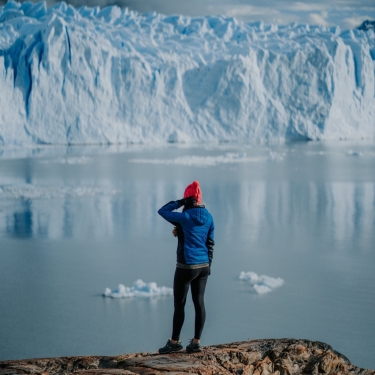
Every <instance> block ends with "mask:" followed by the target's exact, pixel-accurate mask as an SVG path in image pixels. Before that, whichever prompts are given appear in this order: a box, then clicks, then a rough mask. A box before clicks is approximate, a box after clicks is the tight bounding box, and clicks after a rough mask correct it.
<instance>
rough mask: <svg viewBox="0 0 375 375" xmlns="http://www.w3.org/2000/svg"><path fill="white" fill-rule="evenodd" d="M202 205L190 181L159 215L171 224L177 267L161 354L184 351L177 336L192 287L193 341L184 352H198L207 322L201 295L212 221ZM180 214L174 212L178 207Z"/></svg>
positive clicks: (211, 245)
mask: <svg viewBox="0 0 375 375" xmlns="http://www.w3.org/2000/svg"><path fill="white" fill-rule="evenodd" d="M201 203H202V190H201V188H200V184H199V182H198V181H193V182H192V183H191V184H190V185H188V186H187V187H186V189H185V192H184V197H183V199H179V200H176V201H171V202H169V203H167V204H166V205H164V206H163V207H162V208H160V210H159V211H158V214H159V215H160V216H162V217H163V218H164V219H165V220H167V221H168V222H170V223H171V224H173V225H174V226H175V227H174V228H173V231H172V233H173V234H174V236H176V237H177V238H178V245H177V265H176V271H175V275H174V281H173V298H174V314H173V330H172V336H171V338H170V339H168V341H167V343H166V345H165V346H164V347H162V348H160V349H159V353H160V354H167V353H172V352H177V351H179V350H181V349H182V348H183V346H182V342H181V340H180V332H181V329H182V325H183V324H184V320H185V303H186V296H187V293H188V291H189V287H191V295H192V299H193V303H194V309H195V331H194V337H193V338H192V339H191V340H190V343H189V345H187V346H186V351H187V352H200V351H201V350H202V347H201V345H200V338H201V334H202V331H203V326H204V323H205V320H206V310H205V305H204V292H205V289H206V284H207V278H208V276H209V275H210V273H211V263H212V256H213V251H214V228H215V226H214V221H213V218H212V216H211V214H210V213H209V212H208V210H207V209H206V208H205V206H204V205H203V204H201ZM182 206H184V207H183V210H182V212H173V211H174V210H177V209H178V208H180V207H182Z"/></svg>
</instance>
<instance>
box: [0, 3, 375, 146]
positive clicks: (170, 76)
mask: <svg viewBox="0 0 375 375" xmlns="http://www.w3.org/2000/svg"><path fill="white" fill-rule="evenodd" d="M374 60H375V34H374V32H373V31H371V30H370V31H367V32H364V31H360V30H346V31H343V32H341V31H340V30H339V28H338V27H335V28H326V27H322V26H311V25H300V24H291V25H286V26H275V25H264V24H263V23H261V22H260V23H252V24H243V23H239V22H237V21H236V20H235V19H233V18H223V17H220V16H218V17H204V18H202V17H200V18H191V17H185V16H164V15H161V14H156V13H148V14H139V13H136V12H132V11H129V10H128V9H124V10H121V9H120V8H118V7H115V6H114V7H107V8H104V9H100V8H98V7H96V8H88V7H82V8H78V9H75V8H74V7H72V6H70V5H67V4H66V3H64V2H61V3H58V4H56V5H55V6H53V7H50V8H47V7H46V5H45V3H44V2H40V3H37V4H32V3H28V2H26V3H23V4H22V5H21V4H20V3H17V2H13V1H9V2H8V3H7V4H6V5H5V6H3V7H0V145H27V144H35V143H40V144H44V143H45V144H93V143H129V142H130V143H143V142H144V143H163V142H202V141H204V142H211V141H213V142H215V141H260V140H288V139H302V140H304V139H312V140H317V139H349V138H373V137H374V136H375V78H374V70H375V65H374Z"/></svg>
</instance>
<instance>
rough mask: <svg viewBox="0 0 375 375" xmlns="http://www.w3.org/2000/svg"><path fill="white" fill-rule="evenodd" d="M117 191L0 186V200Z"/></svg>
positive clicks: (111, 192)
mask: <svg viewBox="0 0 375 375" xmlns="http://www.w3.org/2000/svg"><path fill="white" fill-rule="evenodd" d="M117 193H118V191H117V190H108V191H106V190H103V189H100V188H97V187H92V186H77V187H70V186H66V187H57V186H38V185H31V184H20V185H1V186H0V198H6V199H56V198H76V197H83V196H95V195H101V194H111V195H112V194H117Z"/></svg>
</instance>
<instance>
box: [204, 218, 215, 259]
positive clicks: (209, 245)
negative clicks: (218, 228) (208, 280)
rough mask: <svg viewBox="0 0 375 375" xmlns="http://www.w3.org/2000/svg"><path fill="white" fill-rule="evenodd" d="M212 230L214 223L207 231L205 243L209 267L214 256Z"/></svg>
mask: <svg viewBox="0 0 375 375" xmlns="http://www.w3.org/2000/svg"><path fill="white" fill-rule="evenodd" d="M214 230H215V225H214V222H212V224H211V227H210V229H209V231H208V235H207V241H206V246H207V249H208V259H209V261H210V265H211V263H212V258H213V256H214V245H215V241H214Z"/></svg>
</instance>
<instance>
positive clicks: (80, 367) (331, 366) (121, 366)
mask: <svg viewBox="0 0 375 375" xmlns="http://www.w3.org/2000/svg"><path fill="white" fill-rule="evenodd" d="M73 373H74V374H77V375H78V374H79V375H112V374H113V375H115V374H116V375H126V374H127V375H134V374H141V375H159V374H167V373H168V374H173V375H178V374H180V375H186V374H200V375H214V374H228V375H229V374H236V375H271V374H275V375H276V374H277V375H295V374H335V375H339V374H362V375H375V371H374V370H366V369H362V368H359V367H356V366H353V365H352V364H351V363H350V361H349V360H348V358H346V357H345V356H344V355H342V354H340V353H338V352H336V351H335V350H333V349H332V348H331V347H330V346H329V345H327V344H324V343H322V342H312V341H308V340H294V339H275V340H252V341H243V342H235V343H231V344H224V345H214V346H207V347H205V348H204V350H203V351H202V352H201V353H194V354H187V353H185V352H179V353H174V354H169V355H159V354H157V353H138V354H125V355H120V356H117V357H100V356H92V357H61V358H50V359H30V360H17V361H5V362H0V375H15V374H40V375H48V374H61V375H66V374H73Z"/></svg>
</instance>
